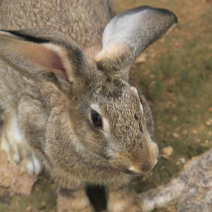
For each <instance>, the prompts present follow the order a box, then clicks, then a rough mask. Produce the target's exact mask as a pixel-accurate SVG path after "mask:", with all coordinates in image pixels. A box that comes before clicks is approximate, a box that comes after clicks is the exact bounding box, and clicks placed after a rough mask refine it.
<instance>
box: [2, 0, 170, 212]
mask: <svg viewBox="0 0 212 212" xmlns="http://www.w3.org/2000/svg"><path fill="white" fill-rule="evenodd" d="M107 5H108V3H107V1H98V0H95V1H68V0H67V1H60V0H54V1H50V0H45V1H17V0H12V2H10V3H9V4H8V3H7V2H6V0H5V1H3V2H2V5H1V7H0V21H1V20H2V27H3V28H4V29H7V30H8V29H10V30H11V29H12V30H13V29H25V28H31V27H40V28H50V29H27V30H21V31H18V32H15V33H14V32H7V33H6V34H5V32H0V58H1V61H0V100H1V105H3V108H4V112H3V113H4V114H6V115H5V116H3V120H4V122H5V123H4V125H5V126H6V127H4V129H3V132H5V133H4V134H6V132H8V131H9V130H10V129H12V128H11V126H10V124H9V123H13V120H14V117H15V118H16V119H17V120H18V123H17V124H18V126H19V128H20V131H21V133H22V134H23V138H24V139H25V140H26V143H27V145H29V147H30V151H31V153H30V152H29V154H30V155H32V154H36V155H37V157H38V158H39V160H41V161H42V163H43V165H44V166H45V168H46V169H47V170H48V171H49V173H50V174H51V176H52V178H53V179H54V180H55V182H56V183H57V185H58V187H59V189H58V210H59V211H65V210H68V211H70V212H75V211H87V212H91V211H93V208H92V206H91V205H90V204H89V201H88V199H87V197H86V195H85V192H84V186H85V184H86V183H92V184H104V185H106V186H107V191H108V210H109V211H111V212H125V211H129V212H131V211H132V212H135V211H140V210H141V203H140V201H139V198H138V197H137V196H136V194H135V192H133V191H131V190H130V189H129V182H130V180H131V178H132V175H130V174H137V173H142V174H146V173H148V172H149V171H150V170H151V169H152V168H153V167H154V165H155V164H156V159H157V155H158V148H157V145H156V144H155V143H154V142H153V141H152V140H151V137H150V136H151V134H152V129H153V120H152V116H151V111H150V108H149V106H148V104H147V102H146V100H145V98H144V97H143V95H142V94H141V93H138V92H137V90H136V89H135V88H134V87H131V85H130V84H129V83H128V81H127V78H125V77H123V68H124V69H125V70H126V73H127V72H128V69H129V66H130V65H131V64H132V62H133V60H134V59H135V58H136V56H138V55H139V53H140V52H141V50H143V47H140V46H139V47H137V45H138V44H137V43H136V42H134V44H133V45H135V49H138V51H137V50H133V52H134V53H133V56H132V57H133V59H130V63H129V62H126V61H125V60H127V59H126V58H125V57H124V55H125V53H126V52H125V51H119V52H118V54H119V55H118V56H120V58H118V60H119V61H120V62H122V63H123V64H120V66H119V71H120V73H121V74H115V73H114V71H113V69H115V68H117V67H115V66H114V63H113V61H112V60H107V61H109V62H108V66H107V67H101V69H100V67H99V61H100V60H101V61H104V59H105V58H106V59H108V57H107V55H100V56H99V52H100V50H101V48H102V47H101V40H100V38H101V36H102V33H103V29H104V27H105V25H106V23H107V22H108V21H109V7H108V6H107ZM22 8H24V9H23V10H22ZM143 10H146V8H143ZM143 10H141V11H137V9H136V10H135V11H133V10H131V11H129V12H127V13H126V14H128V13H129V14H132V15H133V14H134V13H135V12H136V13H137V12H143ZM147 10H149V8H148V9H147ZM157 11H158V10H155V9H151V14H152V13H153V14H152V15H151V14H149V16H148V17H149V19H151V17H153V19H154V20H155V17H154V16H155V15H156V16H157V15H158V12H157ZM147 12H148V11H147ZM159 13H160V12H159ZM123 16H125V14H122V15H119V16H117V17H115V19H112V21H111V22H110V23H109V25H108V27H110V26H111V24H112V25H113V23H114V21H115V22H116V21H117V19H118V23H119V24H120V25H121V24H124V23H123V22H122V17H123ZM159 16H160V14H159ZM130 20H131V17H130ZM161 20H162V18H161ZM148 23H149V24H150V25H149V27H150V28H151V27H152V22H151V21H150V22H148ZM160 23H161V22H159V25H160ZM169 26H171V24H170V25H169ZM149 27H146V28H145V27H144V31H145V30H146V29H149ZM157 27H158V28H156V33H158V34H160V35H161V34H162V32H164V31H166V30H167V28H168V26H167V25H166V27H165V29H164V25H163V24H162V25H161V26H157ZM121 28H122V27H121V26H120V29H121ZM138 28H139V25H138ZM161 28H162V29H161ZM106 29H107V28H106ZM55 30H56V31H58V30H59V31H61V32H62V33H64V34H65V35H64V34H61V33H58V32H56V31H55ZM137 30H138V29H137V27H135V28H133V29H132V30H130V31H129V35H128V36H129V38H131V35H132V34H133V33H135V34H137ZM139 30H140V28H139ZM158 30H159V31H158ZM120 33H122V32H120ZM148 33H149V34H148ZM115 34H118V32H115ZM144 34H145V33H144ZM144 34H142V35H141V38H140V37H139V36H138V39H143V36H144ZM146 34H147V37H149V36H150V37H152V31H150V32H149V31H148V32H146ZM111 36H112V37H113V39H112V40H114V39H115V35H111ZM70 37H71V38H70ZM156 37H157V38H158V37H159V36H156ZM126 39H127V38H124V40H123V41H124V43H123V44H125V41H126ZM154 39H156V38H154ZM115 40H116V39H115ZM147 40H148V38H147ZM149 40H151V41H152V38H149ZM129 42H130V41H129ZM150 43H151V42H147V43H146V44H145V48H146V47H147V45H149V44H150ZM48 45H50V47H51V48H53V49H51V48H50V49H49V46H48ZM139 45H140V44H139ZM52 46H53V47H52ZM142 46H143V45H142ZM130 49H131V48H130ZM120 50H122V48H121V49H120ZM100 54H101V53H100ZM113 54H114V56H117V54H116V52H114V53H113V52H110V55H109V56H112V55H113ZM52 58H53V59H52ZM54 58H56V59H54ZM43 59H44V61H43ZM55 61H56V63H57V64H56V65H55ZM58 61H59V62H58ZM108 70H109V71H108ZM116 71H118V70H116ZM93 105H95V107H97V108H98V109H99V110H100V112H99V113H101V116H102V120H103V125H105V126H103V128H102V129H101V128H96V127H94V126H93V124H92V123H91V119H90V114H91V109H92V107H93ZM142 108H143V109H142ZM6 123H7V124H6ZM108 123H109V125H108ZM107 125H108V126H107ZM104 127H106V128H108V129H107V131H104V130H103V129H104ZM11 139H12V140H13V139H14V140H15V138H8V140H10V142H8V143H10V144H11ZM15 143H16V145H17V142H15V141H14V145H15ZM29 147H28V146H27V148H28V149H29ZM10 148H11V149H12V147H11V146H9V150H8V152H7V153H8V155H9V157H10V158H12V156H13V155H12V153H11V151H10ZM22 149H23V147H22ZM28 151H29V150H28ZM22 153H23V151H20V152H19V154H20V158H22V159H23V157H24V154H22ZM19 163H20V164H21V161H20V162H19ZM35 173H36V172H35ZM64 190H65V191H67V192H63V191H64ZM70 193H72V195H71V194H70ZM66 194H67V195H66Z"/></svg>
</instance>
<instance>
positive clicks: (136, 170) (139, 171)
mask: <svg viewBox="0 0 212 212" xmlns="http://www.w3.org/2000/svg"><path fill="white" fill-rule="evenodd" d="M129 170H130V171H133V172H136V173H141V170H139V169H136V167H134V166H130V168H129Z"/></svg>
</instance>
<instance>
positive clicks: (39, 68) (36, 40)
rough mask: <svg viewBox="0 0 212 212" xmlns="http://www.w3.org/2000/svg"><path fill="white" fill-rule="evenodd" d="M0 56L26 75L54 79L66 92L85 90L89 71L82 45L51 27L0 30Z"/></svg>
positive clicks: (45, 79)
mask: <svg viewBox="0 0 212 212" xmlns="http://www.w3.org/2000/svg"><path fill="white" fill-rule="evenodd" d="M0 58H1V59H4V60H5V61H6V62H7V63H9V64H10V65H12V66H13V67H15V69H14V70H16V71H18V72H19V73H20V74H22V75H23V76H25V77H28V78H30V79H32V80H40V81H43V82H44V83H45V82H50V83H54V84H55V85H56V86H57V87H58V88H59V89H61V90H62V91H63V92H65V93H67V94H69V92H70V90H72V91H74V90H76V91H77V92H78V91H79V89H80V90H82V89H83V88H84V85H85V81H86V79H87V76H88V75H89V73H88V66H87V60H86V57H85V55H84V53H83V51H82V50H81V49H80V47H79V46H78V45H77V44H76V43H75V42H74V41H73V40H72V39H71V38H69V37H67V36H65V35H63V34H61V33H59V32H55V31H52V30H45V29H27V30H21V31H0Z"/></svg>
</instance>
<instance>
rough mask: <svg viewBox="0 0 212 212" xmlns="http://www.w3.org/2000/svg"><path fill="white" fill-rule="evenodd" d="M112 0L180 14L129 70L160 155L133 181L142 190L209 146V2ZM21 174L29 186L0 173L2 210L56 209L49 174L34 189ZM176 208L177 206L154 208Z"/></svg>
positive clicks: (211, 13)
mask: <svg viewBox="0 0 212 212" xmlns="http://www.w3.org/2000/svg"><path fill="white" fill-rule="evenodd" d="M116 2H117V7H116V9H115V10H116V11H119V12H121V11H124V10H126V9H129V8H133V7H136V6H140V5H150V6H154V7H163V8H167V9H170V10H171V11H173V12H174V13H175V14H176V15H177V17H178V26H177V28H175V29H174V30H173V31H172V32H171V33H170V34H169V35H168V36H166V37H165V38H162V39H161V40H159V41H158V42H156V43H155V44H153V45H152V46H151V47H150V48H149V49H147V50H146V51H145V52H144V53H143V54H142V55H141V56H140V57H139V59H138V60H137V62H136V63H135V65H133V67H132V69H131V73H130V82H131V84H133V85H135V86H137V87H138V88H139V89H140V90H141V91H142V92H143V93H144V94H145V96H146V98H147V99H148V101H149V103H150V105H151V108H152V112H153V116H154V120H155V132H154V140H155V141H156V142H157V143H158V145H159V148H160V158H159V161H158V164H157V166H156V168H155V169H154V170H153V172H152V173H150V174H149V175H148V176H146V177H137V178H136V179H135V180H134V182H133V186H134V188H135V189H136V191H137V192H144V191H147V190H149V189H152V188H156V187H158V186H159V185H161V184H165V183H167V182H169V181H170V180H171V179H172V178H173V177H175V176H176V175H177V174H178V173H179V172H180V171H181V170H182V169H183V167H184V165H185V164H186V163H188V162H189V161H190V160H192V158H194V157H196V156H198V155H200V154H202V153H203V152H205V151H206V150H208V149H209V148H211V147H212V24H211V23H212V1H211V0H186V1H185V0H157V1H155V0H116ZM1 155H2V153H1ZM0 168H2V167H0ZM8 177H10V175H8ZM25 177H26V176H25ZM24 179H25V180H23V183H26V182H28V183H29V184H27V185H28V187H27V188H25V189H24V190H23V192H17V191H20V188H19V187H18V188H16V190H11V187H14V185H13V184H14V182H13V184H12V183H11V182H9V183H8V182H6V183H5V182H4V183H1V182H2V181H1V176H0V211H1V212H24V211H29V212H30V211H32V212H38V211H39V212H53V211H56V210H55V205H56V196H55V194H54V185H53V184H52V182H51V181H50V180H49V179H48V177H44V176H41V177H39V178H38V179H34V181H33V183H34V182H35V181H36V182H35V183H34V186H33V187H32V192H31V189H30V188H31V185H32V184H33V183H31V181H29V179H28V178H27V177H26V178H24ZM21 181H22V180H20V181H18V182H19V183H20V182H21ZM16 184H17V182H16ZM19 186H20V185H19ZM30 192H31V194H30ZM98 192H99V190H98ZM16 193H19V194H16ZM100 193H101V192H100ZM93 198H94V199H95V197H93ZM174 211H176V208H175V205H171V206H167V208H163V209H159V210H155V212H174Z"/></svg>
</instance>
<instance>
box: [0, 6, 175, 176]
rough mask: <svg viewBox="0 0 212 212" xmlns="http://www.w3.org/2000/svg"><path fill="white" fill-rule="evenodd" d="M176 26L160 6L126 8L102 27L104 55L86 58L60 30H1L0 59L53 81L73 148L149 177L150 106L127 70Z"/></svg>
mask: <svg viewBox="0 0 212 212" xmlns="http://www.w3.org/2000/svg"><path fill="white" fill-rule="evenodd" d="M176 21H177V19H176V16H175V15H174V14H173V13H171V12H169V11H167V10H163V9H154V8H150V7H139V8H136V9H133V10H129V11H126V12H124V13H122V14H119V15H117V16H115V17H114V18H113V19H112V20H111V21H110V22H109V23H108V25H107V26H106V28H105V30H104V33H103V48H102V50H101V51H100V52H97V53H95V54H94V55H91V54H87V56H85V54H84V53H83V51H82V50H81V49H80V47H79V46H78V45H77V44H76V43H75V42H74V41H73V40H71V39H70V38H69V37H67V36H65V35H62V34H60V33H57V32H53V31H50V30H41V29H34V30H23V31H2V32H1V33H0V55H1V58H3V59H5V60H6V61H8V62H9V63H10V64H11V65H13V66H15V68H16V69H17V70H18V71H19V72H20V73H21V74H23V75H24V76H26V77H30V78H31V79H34V80H38V81H39V80H40V81H42V82H44V83H45V82H46V83H52V84H54V85H56V87H57V89H59V90H60V91H62V93H63V94H64V95H65V96H66V97H67V98H66V99H67V106H66V108H67V111H68V116H69V118H68V119H69V120H70V128H71V130H72V132H74V133H73V134H74V136H75V137H76V138H77V141H76V144H75V145H76V148H77V142H79V143H80V145H81V146H83V148H84V149H86V151H87V152H88V154H94V155H98V156H99V158H102V160H104V161H107V163H108V164H109V166H110V167H111V168H113V169H115V170H119V171H123V172H126V173H146V172H148V171H150V170H151V169H152V168H153V167H154V165H155V164H156V161H157V155H158V148H157V145H156V144H155V143H154V142H153V141H152V140H151V133H152V128H153V121H152V116H151V111H150V108H149V106H148V104H147V102H146V100H145V98H144V96H143V95H142V94H141V92H139V91H138V90H137V89H136V88H135V87H133V86H131V85H130V84H129V82H128V73H129V68H130V66H131V64H132V63H133V62H134V60H135V59H136V58H137V57H138V56H139V54H140V53H141V52H142V51H143V50H144V49H145V48H147V47H148V46H149V45H150V44H151V43H152V42H153V41H155V40H156V39H158V38H159V37H160V36H161V35H162V34H164V33H165V32H166V31H167V30H168V29H170V28H171V27H172V26H173V25H174V24H175V23H176ZM97 49H98V48H97ZM57 118H58V119H60V116H58V117H57ZM58 142H60V141H58ZM62 145H63V142H61V143H60V146H62ZM60 148H61V152H63V154H64V155H66V154H68V153H67V152H69V150H68V149H67V148H64V147H59V145H58V146H57V151H59V149H60ZM55 151H56V150H55ZM84 154H86V153H84ZM59 158H60V157H59ZM59 158H57V160H60V159H59ZM62 158H65V156H64V157H61V160H62Z"/></svg>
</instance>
